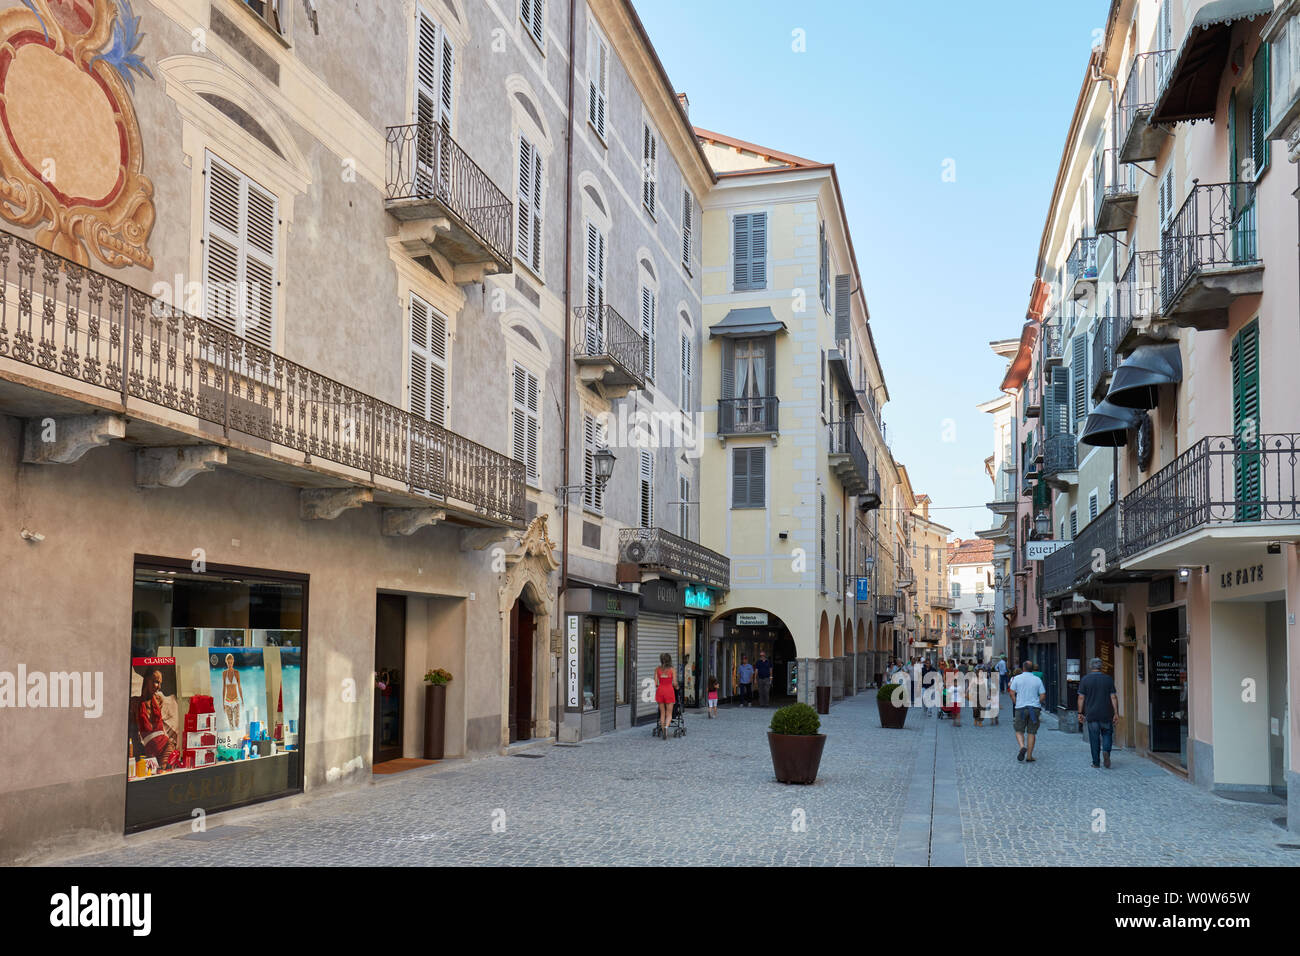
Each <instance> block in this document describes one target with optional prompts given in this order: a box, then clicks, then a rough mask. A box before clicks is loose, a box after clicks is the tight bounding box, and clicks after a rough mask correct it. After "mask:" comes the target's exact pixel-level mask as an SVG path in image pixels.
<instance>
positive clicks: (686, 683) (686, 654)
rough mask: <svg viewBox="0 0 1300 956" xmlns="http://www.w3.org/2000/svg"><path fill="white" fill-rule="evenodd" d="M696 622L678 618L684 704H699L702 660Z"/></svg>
mask: <svg viewBox="0 0 1300 956" xmlns="http://www.w3.org/2000/svg"><path fill="white" fill-rule="evenodd" d="M696 627H697V622H696V620H695V619H694V618H690V617H684V618H681V619H680V622H679V624H678V631H679V633H680V638H681V640H680V645H681V648H682V651H681V655H682V696H683V697H684V698H685V706H687V707H699V706H700V687H701V681H702V671H703V669H704V668H703V666H702V661H701V649H700V646H699V643H700V642H699V641H697V640H696Z"/></svg>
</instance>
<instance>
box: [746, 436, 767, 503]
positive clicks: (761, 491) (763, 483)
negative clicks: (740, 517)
mask: <svg viewBox="0 0 1300 956" xmlns="http://www.w3.org/2000/svg"><path fill="white" fill-rule="evenodd" d="M749 503H750V505H752V506H753V507H755V508H761V507H763V506H764V505H765V504H766V503H767V449H766V448H751V449H750V450H749Z"/></svg>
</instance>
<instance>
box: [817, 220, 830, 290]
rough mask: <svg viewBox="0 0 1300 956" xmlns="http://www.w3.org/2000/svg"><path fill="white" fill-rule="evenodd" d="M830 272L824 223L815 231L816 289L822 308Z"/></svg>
mask: <svg viewBox="0 0 1300 956" xmlns="http://www.w3.org/2000/svg"><path fill="white" fill-rule="evenodd" d="M829 274H830V261H829V253H828V247H827V245H826V223H824V222H823V223H821V224H820V225H819V226H818V232H817V291H818V293H820V295H821V300H822V308H826V300H827V298H828V296H827V292H826V284H827V281H828V278H827V277H828V276H829Z"/></svg>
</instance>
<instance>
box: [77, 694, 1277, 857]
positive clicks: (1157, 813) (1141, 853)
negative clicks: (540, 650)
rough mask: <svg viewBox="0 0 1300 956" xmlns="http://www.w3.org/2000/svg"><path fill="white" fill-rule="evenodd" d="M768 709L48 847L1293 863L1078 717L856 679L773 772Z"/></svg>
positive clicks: (1272, 836)
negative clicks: (809, 743) (787, 778)
mask: <svg viewBox="0 0 1300 956" xmlns="http://www.w3.org/2000/svg"><path fill="white" fill-rule="evenodd" d="M769 718H770V711H762V710H760V709H758V708H754V709H751V710H736V709H724V710H723V711H722V713H721V715H720V717H719V718H718V719H717V720H709V719H707V718H706V717H705V716H704V715H702V714H701V715H693V714H692V715H688V718H687V722H688V726H689V732H688V734H687V736H686V737H684V738H681V739H670V740H667V741H661V740H658V739H654V738H652V737H651V736H650V729H649V728H648V727H644V728H636V729H634V730H630V731H624V732H621V733H617V734H611V735H608V736H605V737H602V738H598V739H596V740H594V741H590V742H587V743H584V744H582V745H580V746H576V747H566V746H554V745H542V746H539V747H536V748H533V749H531V750H526V751H523V753H524V754H526V756H520V755H510V756H504V757H493V758H485V759H481V760H475V761H471V762H458V761H448V762H446V763H444V764H441V765H438V766H436V767H432V768H428V769H420V770H414V771H409V772H407V773H404V774H398V775H394V776H389V777H375V778H374V781H375V782H374V783H373V784H370V783H369V782H367V783H365V784H361V785H358V786H356V787H353V788H349V789H347V790H345V791H343V792H341V793H336V794H331V795H326V796H323V797H320V798H317V799H309V798H293V799H291V800H287V801H279V802H273V803H268V804H263V805H260V806H258V807H253V808H249V809H247V810H245V811H239V812H236V813H234V814H229V815H227V822H224V823H222V824H217V823H214V824H213V825H212V826H211V827H210V828H209V830H208V831H207V832H206V833H204V834H190V833H189V828H188V826H185V827H184V828H183V829H178V828H171V829H168V830H163V831H155V832H154V833H151V834H147V835H144V836H142V837H136V838H133V839H132V840H131V842H130V843H129V844H127V845H125V846H124V847H122V848H120V849H115V850H110V851H105V852H98V853H95V854H92V855H88V856H83V857H78V858H75V859H72V860H66V861H63V862H66V863H70V864H73V865H87V866H95V865H120V864H125V865H130V864H140V863H147V864H149V865H155V866H174V865H182V866H203V865H223V866H240V865H267V864H301V865H313V866H316V865H327V866H328V865H367V864H384V865H392V864H397V865H429V864H467V865H524V866H537V865H552V864H565V865H584V864H618V865H651V866H662V865H683V864H688V865H710V864H723V865H748V866H768V865H801V864H806V865H872V864H886V865H891V864H920V865H926V864H929V865H946V864H954V863H955V864H961V863H963V862H964V863H966V864H970V865H988V864H1029V865H1036V866H1053V865H1076V864H1091V865H1121V866H1123V865H1162V864H1181V865H1219V864H1238V865H1241V864H1266V863H1272V864H1282V865H1300V850H1287V849H1282V848H1280V847H1279V844H1283V843H1300V840H1297V839H1296V837H1295V836H1294V835H1293V834H1292V835H1288V834H1287V832H1286V831H1285V830H1283V829H1281V828H1280V827H1278V826H1277V825H1276V824H1275V823H1274V822H1273V820H1274V819H1275V818H1278V817H1280V816H1282V814H1283V813H1284V808H1282V807H1279V806H1259V805H1252V804H1243V803H1236V802H1232V801H1228V800H1224V799H1220V798H1218V797H1214V796H1212V795H1210V794H1208V793H1205V792H1203V791H1201V790H1198V789H1196V788H1194V787H1192V786H1190V785H1189V784H1187V783H1186V782H1184V781H1182V780H1180V779H1178V778H1177V777H1175V776H1174V775H1173V774H1171V773H1169V772H1167V771H1165V770H1163V769H1161V768H1160V767H1158V766H1156V765H1155V764H1153V763H1152V762H1150V761H1149V760H1145V759H1142V758H1138V757H1135V756H1133V755H1131V754H1129V753H1126V752H1120V751H1117V752H1116V754H1115V757H1114V764H1115V766H1114V769H1112V770H1110V771H1106V770H1094V769H1093V768H1092V767H1091V765H1090V762H1089V757H1088V753H1087V744H1086V743H1084V742H1083V741H1082V740H1081V739H1080V737H1079V736H1077V735H1067V734H1063V733H1060V732H1058V731H1055V730H1047V729H1045V730H1044V733H1043V734H1042V737H1041V743H1040V746H1039V750H1038V754H1037V756H1038V757H1039V759H1038V760H1037V761H1036V762H1035V763H1034V764H1032V765H1031V764H1021V763H1017V762H1016V760H1015V752H1016V748H1015V741H1014V737H1013V734H1012V730H1011V727H1010V726H1009V721H1003V722H1002V724H1001V726H998V727H993V726H986V727H983V728H977V727H974V726H972V725H971V722H970V718H969V715H966V719H965V720H964V721H963V724H962V726H961V727H959V728H954V727H952V726H951V724H950V723H949V722H947V721H942V722H941V721H936V720H935V719H933V718H926V717H924V716H923V715H922V714H921V713H920V712H919V711H913V712H912V713H910V714H909V715H908V724H907V727H906V729H905V730H902V731H886V730H882V729H880V727H879V726H878V724H879V719H878V716H877V714H876V706H875V695H874V694H871V693H867V694H864V695H861V696H858V697H856V698H853V699H848V700H845V701H843V702H838V703H836V704H835V706H834V708H833V709H832V712H831V714H830V715H829V716H827V717H825V718H823V724H822V726H823V730H824V731H825V732H826V733H827V734H828V735H829V739H828V741H827V745H826V751H825V756H824V758H823V760H822V765H821V771H820V775H819V779H818V782H817V784H816V785H814V786H811V787H787V786H784V785H782V784H779V783H776V782H775V781H774V780H773V777H772V768H771V761H770V758H769V756H768V752H767V745H766V739H765V736H764V730H765V729H766V723H767V721H768V719H769ZM1044 726H1045V728H1046V726H1047V723H1046V722H1045V725H1044ZM958 809H959V812H960V820H958V819H957V811H958ZM1098 809H1100V810H1103V811H1105V823H1106V828H1105V831H1104V832H1093V830H1092V825H1093V821H1094V818H1095V814H1094V811H1095V810H1098ZM494 820H496V821H498V830H500V827H501V825H502V824H503V826H504V829H503V830H500V832H495V831H494V829H493V822H494ZM801 822H803V823H805V824H806V830H803V829H800V828H799V826H798V824H800V823H801Z"/></svg>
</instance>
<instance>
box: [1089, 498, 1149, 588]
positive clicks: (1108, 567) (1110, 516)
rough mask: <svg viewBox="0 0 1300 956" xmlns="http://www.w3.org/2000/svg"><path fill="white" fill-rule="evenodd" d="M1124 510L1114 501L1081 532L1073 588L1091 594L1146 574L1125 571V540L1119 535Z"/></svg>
mask: <svg viewBox="0 0 1300 956" xmlns="http://www.w3.org/2000/svg"><path fill="white" fill-rule="evenodd" d="M1122 515H1123V509H1122V508H1121V506H1120V503H1118V502H1114V503H1112V504H1110V505H1108V506H1107V507H1106V509H1105V510H1104V511H1102V513H1101V514H1099V515H1097V517H1095V518H1093V519H1092V520H1091V521H1089V522H1088V523H1087V524H1086V525H1084V527H1082V528H1081V529H1079V534H1078V535H1077V536H1076V537H1075V539H1074V589H1075V590H1076V591H1079V592H1081V593H1083V594H1091V593H1093V592H1095V591H1098V590H1100V589H1101V588H1102V587H1103V586H1104V585H1106V584H1109V583H1114V582H1118V581H1128V580H1138V579H1141V578H1142V577H1145V575H1141V574H1136V575H1135V574H1132V573H1130V572H1126V571H1125V570H1124V569H1123V567H1122V565H1121V562H1122V561H1123V560H1124V548H1123V538H1122V536H1121V533H1120V524H1121V518H1122Z"/></svg>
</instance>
